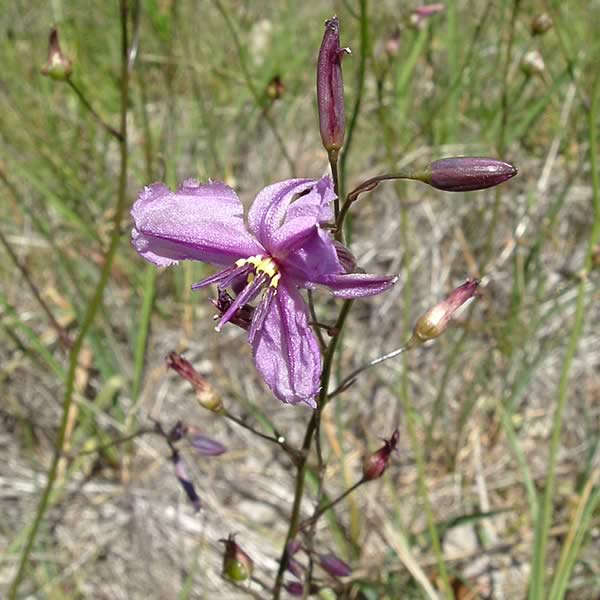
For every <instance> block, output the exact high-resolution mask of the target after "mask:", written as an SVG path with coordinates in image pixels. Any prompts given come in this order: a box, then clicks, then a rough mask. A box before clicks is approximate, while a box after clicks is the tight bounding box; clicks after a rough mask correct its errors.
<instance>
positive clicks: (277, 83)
mask: <svg viewBox="0 0 600 600" xmlns="http://www.w3.org/2000/svg"><path fill="white" fill-rule="evenodd" d="M284 91H285V86H284V85H283V81H281V77H280V76H279V75H275V77H273V79H271V81H269V83H268V84H267V89H266V93H267V98H269V99H270V100H271V101H273V102H274V101H275V100H279V99H280V98H281V96H283V92H284Z"/></svg>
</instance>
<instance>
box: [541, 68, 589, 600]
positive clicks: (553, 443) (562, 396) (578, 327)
mask: <svg viewBox="0 0 600 600" xmlns="http://www.w3.org/2000/svg"><path fill="white" fill-rule="evenodd" d="M599 105H600V77H596V81H595V84H594V90H593V96H592V103H591V109H590V113H589V129H588V131H589V135H590V164H591V171H592V210H593V214H594V221H593V225H592V231H591V233H590V238H589V242H588V248H587V253H586V257H585V260H584V265H583V272H582V275H581V280H580V283H579V287H578V292H577V303H576V306H575V319H574V321H573V330H572V332H571V337H570V338H569V343H568V345H567V349H566V351H565V357H564V359H563V363H562V369H561V372H560V380H559V384H558V396H557V402H556V409H555V411H554V418H553V423H552V435H551V438H550V451H549V455H548V462H547V471H546V473H547V475H546V483H545V486H544V496H543V500H542V504H541V510H540V513H539V518H538V523H537V527H536V536H535V545H536V548H535V551H534V559H533V568H532V577H531V583H530V589H529V598H530V599H531V600H542V599H543V598H545V597H546V596H545V595H544V575H545V568H546V554H547V550H548V536H549V531H550V525H551V522H552V509H553V506H552V499H553V495H554V481H555V479H556V461H557V457H558V450H559V448H560V436H561V431H562V422H563V415H564V412H565V408H566V406H567V401H568V398H569V375H570V372H571V365H572V363H573V358H574V357H575V353H576V352H577V346H578V344H579V338H580V337H581V333H582V331H583V325H584V321H585V300H586V284H587V273H588V272H589V270H590V269H591V267H592V258H593V254H594V250H595V247H596V245H597V244H598V241H599V240H600V171H599V167H598V140H597V133H596V128H597V127H598V110H599Z"/></svg>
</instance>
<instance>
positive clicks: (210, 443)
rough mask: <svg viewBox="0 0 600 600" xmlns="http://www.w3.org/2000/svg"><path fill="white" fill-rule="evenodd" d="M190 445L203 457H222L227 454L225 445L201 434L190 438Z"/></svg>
mask: <svg viewBox="0 0 600 600" xmlns="http://www.w3.org/2000/svg"><path fill="white" fill-rule="evenodd" d="M190 444H191V445H192V446H193V447H194V448H195V449H196V450H197V451H198V452H199V453H200V454H202V455H203V456H220V455H221V454H225V452H227V448H225V446H223V444H221V443H219V442H217V441H216V440H213V439H212V438H209V437H207V436H205V435H202V434H200V433H197V434H195V435H192V436H191V437H190Z"/></svg>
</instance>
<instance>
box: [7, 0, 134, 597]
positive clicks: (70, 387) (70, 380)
mask: <svg viewBox="0 0 600 600" xmlns="http://www.w3.org/2000/svg"><path fill="white" fill-rule="evenodd" d="M128 13H129V11H128V1H127V0H120V20H121V117H120V130H119V136H118V139H119V152H120V166H119V187H118V195H117V203H116V206H115V211H114V216H113V226H112V232H111V237H110V243H109V246H108V250H107V252H106V255H105V257H104V264H103V266H102V270H101V272H100V279H99V280H98V283H97V285H96V289H95V290H94V293H93V295H92V297H91V299H90V301H89V303H88V305H87V310H86V312H85V314H84V317H83V320H82V323H81V327H80V329H79V333H78V334H77V337H76V338H75V341H74V342H73V345H72V347H71V350H70V353H69V368H68V371H67V378H66V382H65V392H64V397H63V406H62V418H61V423H60V428H59V431H58V435H57V438H56V441H55V444H54V455H53V457H52V463H51V465H50V468H49V469H48V476H47V481H46V487H45V488H44V492H43V493H42V497H41V498H40V501H39V504H38V508H37V511H36V514H35V517H34V519H33V523H32V525H31V528H30V529H29V533H28V534H27V540H26V542H25V546H24V548H23V550H22V552H21V556H20V559H19V565H18V567H17V573H16V575H15V577H14V579H13V581H12V584H11V587H10V590H9V592H8V598H9V599H10V600H16V599H17V594H18V591H19V587H20V586H21V583H22V581H23V577H24V575H25V571H26V568H27V564H28V562H29V556H30V555H31V551H32V549H33V544H34V542H35V539H36V536H37V533H38V531H39V528H40V525H41V523H42V520H43V518H44V515H45V513H46V510H47V508H48V505H49V503H50V495H51V493H52V490H53V488H54V484H55V482H56V476H57V474H58V465H59V462H60V459H61V457H62V451H63V446H64V442H65V436H66V432H67V428H68V425H69V414H70V409H71V405H72V403H73V393H74V390H75V373H76V370H77V365H78V361H79V353H80V352H81V349H82V348H83V343H84V341H85V338H86V336H87V334H88V332H89V330H90V328H91V326H92V324H93V322H94V319H95V317H96V314H97V312H98V309H99V308H100V306H101V304H102V299H103V297H104V290H105V288H106V284H107V283H108V280H109V278H110V272H111V268H112V263H113V260H114V257H115V254H116V252H117V248H118V247H119V242H120V239H121V220H122V217H123V213H124V212H125V207H126V204H127V202H126V200H127V195H126V191H127V105H128V100H129V69H128V59H129V56H128V40H127V21H128Z"/></svg>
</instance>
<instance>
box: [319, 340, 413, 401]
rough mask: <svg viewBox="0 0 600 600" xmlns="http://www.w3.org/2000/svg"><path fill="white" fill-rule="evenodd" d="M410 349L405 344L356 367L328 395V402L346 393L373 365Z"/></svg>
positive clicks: (410, 346) (410, 347) (409, 346)
mask: <svg viewBox="0 0 600 600" xmlns="http://www.w3.org/2000/svg"><path fill="white" fill-rule="evenodd" d="M412 348H414V346H412V345H410V344H406V345H405V346H402V347H401V348H398V349H396V350H392V352H388V353H387V354H384V355H383V356H379V357H378V358H374V359H373V360H371V361H369V362H368V363H365V364H364V365H362V366H360V367H358V369H355V370H354V371H352V373H350V375H347V376H346V377H344V379H342V381H341V383H340V384H339V385H338V386H337V387H336V388H335V390H333V392H331V393H330V394H329V396H328V398H329V400H331V399H332V398H333V397H334V396H337V395H338V394H341V393H342V392H344V391H346V390H347V389H348V388H349V387H350V386H351V385H352V384H353V383H354V382H355V380H356V378H357V377H358V375H360V374H361V373H362V372H363V371H366V370H367V369H370V368H371V367H374V366H375V365H378V364H380V363H382V362H384V361H386V360H390V358H396V356H400V354H402V353H403V352H406V351H407V350H411V349H412Z"/></svg>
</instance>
